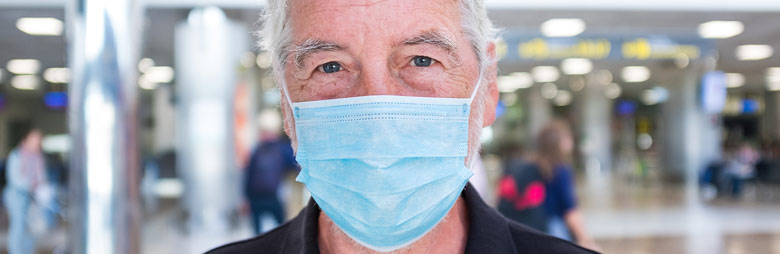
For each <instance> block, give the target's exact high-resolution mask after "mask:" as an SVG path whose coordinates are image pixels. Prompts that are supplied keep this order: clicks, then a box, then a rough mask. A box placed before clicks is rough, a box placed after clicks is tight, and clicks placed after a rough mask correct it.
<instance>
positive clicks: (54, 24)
mask: <svg viewBox="0 0 780 254" xmlns="http://www.w3.org/2000/svg"><path fill="white" fill-rule="evenodd" d="M71 2H73V3H71ZM94 2H99V1H66V0H2V1H0V162H4V161H5V160H6V159H7V158H8V156H9V153H10V152H11V151H12V150H13V149H14V148H15V147H17V146H18V145H19V143H20V141H21V140H22V139H23V138H24V137H25V136H26V135H27V132H28V130H30V129H33V128H35V129H39V130H40V131H41V132H42V134H43V138H42V141H41V144H42V151H43V154H44V158H45V165H46V175H47V179H48V181H49V182H50V183H51V186H52V190H51V192H52V193H51V195H53V196H54V198H53V200H55V202H54V203H56V205H54V208H52V212H51V213H49V214H48V216H45V218H41V216H40V215H39V216H32V215H31V216H32V217H37V218H30V219H29V220H37V221H38V222H37V223H33V222H30V224H37V225H30V227H32V228H35V230H32V231H33V232H34V234H33V235H35V238H36V241H35V243H36V244H35V245H36V253H72V252H75V253H86V252H87V251H84V250H87V249H89V250H92V251H90V252H89V253H102V252H100V251H97V252H94V251H95V250H103V249H102V248H106V249H105V250H110V249H112V248H121V249H123V250H125V251H127V252H126V253H203V252H205V251H207V250H209V249H212V248H214V247H217V246H220V245H222V244H225V243H228V242H232V241H237V240H241V239H246V238H249V237H252V236H254V235H256V234H257V232H256V231H255V229H254V227H253V225H252V224H253V223H255V222H254V221H253V220H252V219H251V218H250V215H251V212H250V210H251V208H250V207H249V205H248V203H247V201H246V199H245V195H244V189H243V188H244V187H243V184H244V183H245V180H244V179H243V178H244V177H245V175H246V172H245V171H246V170H247V169H246V168H247V165H248V164H249V162H250V159H251V157H252V156H253V150H254V149H255V147H257V146H258V145H259V144H261V143H263V141H261V140H262V139H263V137H264V136H263V135H264V134H263V133H261V131H260V130H261V129H264V128H263V127H264V126H274V123H275V124H276V126H277V131H278V132H279V133H281V132H280V130H281V128H280V127H278V126H279V124H281V122H282V120H281V119H280V115H281V113H280V112H279V109H280V101H282V97H281V96H280V90H279V87H278V84H277V83H276V82H275V80H274V79H273V77H272V71H271V56H270V54H269V53H268V52H265V51H262V50H261V48H260V47H259V46H258V38H257V37H256V31H257V29H258V27H259V24H258V19H259V16H260V14H261V12H262V10H263V6H264V4H263V3H262V2H263V1H261V0H225V1H218V0H203V1H196V0H156V1H141V0H137V1H133V0H118V1H116V3H113V4H116V5H119V6H120V7H117V8H113V7H106V6H98V7H95V8H107V9H110V10H112V11H111V12H107V13H109V14H110V15H109V14H106V15H107V16H106V18H105V19H106V20H112V19H113V18H115V17H110V16H111V15H117V17H119V20H121V21H122V22H120V23H118V24H115V23H105V24H103V23H101V24H100V27H99V28H96V26H98V25H95V24H92V23H87V24H85V23H84V22H83V20H84V15H88V14H84V13H79V12H78V11H76V10H74V9H75V8H76V7H74V6H73V5H75V3H79V4H82V5H89V4H93V5H99V4H95V3H94ZM564 2H566V1H537V0H534V1H503V0H492V1H491V0H487V1H486V4H487V8H488V15H489V17H490V19H491V20H492V21H493V22H494V23H495V25H496V26H498V27H500V28H501V29H502V30H501V31H500V39H499V40H498V41H496V43H495V47H496V53H497V55H498V57H499V60H498V79H497V85H498V90H499V92H500V95H499V102H498V106H497V108H496V109H495V111H496V121H495V123H494V124H493V125H492V126H490V127H486V128H484V129H483V130H482V135H481V137H480V140H481V143H482V149H481V153H480V158H481V160H480V166H479V167H476V168H472V170H478V171H479V172H475V176H479V177H472V179H471V181H472V184H473V185H474V186H477V187H478V189H477V190H478V191H479V194H480V195H481V196H482V198H483V199H484V200H485V201H486V202H487V203H488V204H490V205H492V206H498V204H499V203H500V199H501V197H500V193H499V192H500V190H499V185H500V182H501V181H502V178H503V177H504V176H505V175H506V172H507V166H508V163H507V161H508V159H507V157H508V156H509V157H511V156H518V158H524V159H528V160H529V161H531V160H532V159H531V158H533V157H534V155H535V154H536V151H537V148H538V147H539V146H540V144H538V142H539V141H538V140H537V138H536V136H537V135H538V134H539V133H540V131H542V130H543V129H544V128H545V126H546V125H547V124H548V123H549V122H551V121H554V120H558V121H565V122H567V123H568V126H569V127H570V131H571V133H572V136H573V146H574V149H573V150H574V152H573V156H572V160H571V164H572V170H573V175H574V179H575V192H576V196H577V201H578V202H577V207H578V208H579V209H580V211H581V212H582V216H583V221H584V226H585V229H586V231H587V233H588V234H589V235H590V236H591V237H592V238H593V239H594V240H595V242H596V243H597V244H598V246H599V248H600V250H601V251H603V252H604V253H637V254H640V253H702V254H705V253H706V254H710V253H712V254H717V253H724V254H725V253H729V254H742V253H780V3H772V2H771V1H760V0H745V1H738V2H734V3H731V2H729V3H727V2H726V1H713V2H712V3H710V2H706V1H692V0H691V1H686V0H679V1H670V0H661V1H654V3H638V2H637V1H623V2H625V3H616V2H618V1H606V0H599V1H581V3H576V4H566V3H564ZM112 8H113V9H112ZM86 9H87V10H89V8H86ZM87 13H89V12H87ZM101 15H102V14H101ZM106 27H107V28H106ZM90 29H105V31H108V32H107V33H106V34H105V35H101V36H105V38H101V39H105V40H108V39H110V40H116V42H117V43H115V45H117V48H113V49H99V50H103V53H104V54H105V52H109V53H108V56H110V57H114V58H116V59H115V60H114V61H115V64H116V66H97V65H96V64H95V62H94V61H93V60H90V59H88V57H82V56H81V55H84V54H86V55H89V54H90V52H92V51H95V50H96V49H95V47H96V46H95V44H94V43H92V44H91V42H90V41H89V40H87V41H83V40H81V41H80V39H78V38H80V37H79V35H83V34H84V33H86V34H89V31H90ZM111 29H119V30H111ZM84 52H86V53H84ZM91 61H92V62H91ZM74 68H75V69H74ZM90 68H92V69H91V70H93V71H95V70H97V72H101V71H102V73H100V74H83V73H82V74H79V73H76V71H75V70H82V71H83V70H87V69H90ZM101 68H102V69H101ZM112 72H115V74H117V75H116V76H117V77H119V78H115V80H112V77H111V75H112V74H111V73H112ZM106 73H108V74H106ZM85 75H86V76H87V77H91V78H93V80H76V79H75V77H82V78H84V77H85ZM89 75H91V76H89ZM78 82H82V83H85V82H87V83H88V82H113V84H115V85H113V86H112V87H113V88H111V89H108V90H106V91H93V90H90V89H84V87H89V86H85V85H78V84H77V83H78ZM269 123H271V124H269ZM269 128H270V127H269ZM264 130H265V129H264ZM282 138H283V139H284V138H285V137H282ZM743 157H749V159H748V160H749V162H746V163H745V164H746V165H745V166H744V168H740V172H739V174H737V173H734V174H732V173H729V172H731V171H730V168H729V167H730V165H731V163H732V161H739V160H740V159H742V158H743ZM1 168H4V171H3V172H2V183H3V184H5V183H6V179H5V178H6V172H5V170H6V169H5V168H6V167H1ZM296 175H297V172H295V171H289V172H286V173H285V175H284V176H283V178H284V180H283V181H282V182H281V184H280V186H279V190H278V192H277V196H278V197H279V200H281V203H282V206H283V208H284V216H283V218H285V219H287V220H289V219H290V218H292V217H294V216H295V215H297V214H298V212H299V211H300V210H301V208H302V207H303V206H304V205H305V204H306V203H307V202H308V200H309V197H310V195H309V193H308V192H307V190H306V188H305V186H304V185H303V184H301V183H299V182H296V181H295V177H296ZM101 191H103V192H101ZM90 193H92V194H90ZM95 193H96V194H95ZM3 207H5V205H3ZM86 211H90V212H89V214H90V216H85V215H86V214H87V212H86ZM112 216H129V217H131V218H135V219H130V220H125V221H121V220H120V221H119V222H116V220H114V222H112V223H111V226H109V227H102V228H101V227H99V226H95V227H96V228H93V226H94V225H93V223H96V222H95V221H99V220H110V219H111V218H114V217H112ZM259 218H260V219H259V221H260V222H262V223H260V224H261V225H262V226H261V227H260V229H259V230H260V231H261V232H265V231H268V230H271V229H273V228H274V227H275V226H277V225H278V224H279V223H278V222H276V221H275V219H274V217H273V216H272V215H271V214H268V213H265V214H262V215H261V216H260V217H259ZM8 228H9V217H8V215H7V212H6V209H0V253H7V252H8V250H7V246H8V242H9V241H11V240H10V239H9V238H10V237H9V233H8ZM85 228H89V229H90V230H91V231H90V232H93V233H90V234H88V233H86V231H87V230H86V229H85ZM94 232H98V233H94ZM116 239H122V240H116ZM101 244H102V245H101ZM106 244H108V245H111V246H108V247H107V246H103V245H106ZM112 246H113V247H112ZM116 246H120V247H116ZM79 250H80V251H79ZM110 253H113V252H110ZM123 253H124V252H123Z"/></svg>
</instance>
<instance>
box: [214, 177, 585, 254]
mask: <svg viewBox="0 0 780 254" xmlns="http://www.w3.org/2000/svg"><path fill="white" fill-rule="evenodd" d="M462 197H463V199H464V200H465V201H466V207H467V209H468V217H469V234H468V240H467V242H466V250H465V253H544V254H548V253H596V252H594V251H591V250H588V249H585V248H582V247H579V246H577V245H575V244H573V243H571V242H568V241H565V240H561V239H558V238H555V237H552V236H548V235H546V234H543V233H541V232H539V231H536V230H534V229H531V228H529V227H526V226H523V225H520V224H518V223H515V222H512V221H509V220H508V219H506V218H505V217H504V216H502V215H501V214H499V213H498V212H497V211H496V210H495V209H493V208H491V207H490V206H488V205H487V204H485V202H484V201H483V200H482V198H480V197H479V194H478V193H477V191H476V190H475V189H474V187H472V186H471V184H468V185H466V188H464V190H463V194H462ZM319 214H320V208H319V207H318V206H317V203H315V202H314V201H313V200H309V204H308V205H307V206H306V207H305V208H304V209H303V211H301V213H300V214H298V216H296V217H295V218H293V219H292V220H291V221H289V222H287V223H285V224H284V225H281V226H279V227H278V228H276V229H274V230H272V231H270V232H268V233H265V234H263V235H260V236H258V237H255V238H251V239H248V240H244V241H240V242H235V243H231V244H228V245H224V246H222V247H219V248H216V249H213V250H211V251H209V252H207V253H306V254H308V253H320V251H319V247H318V246H317V229H318V224H317V223H318V222H317V220H318V218H319Z"/></svg>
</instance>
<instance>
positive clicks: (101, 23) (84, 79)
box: [66, 0, 142, 254]
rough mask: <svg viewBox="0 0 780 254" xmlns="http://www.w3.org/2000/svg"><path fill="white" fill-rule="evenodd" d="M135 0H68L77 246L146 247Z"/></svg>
mask: <svg viewBox="0 0 780 254" xmlns="http://www.w3.org/2000/svg"><path fill="white" fill-rule="evenodd" d="M140 10H141V9H140V8H138V5H136V2H135V1H133V0H112V1H101V0H73V1H69V2H68V6H67V14H66V15H67V16H66V17H67V22H68V42H69V49H68V51H69V55H68V58H69V65H70V68H71V70H72V73H73V75H72V76H73V77H72V82H71V84H70V87H69V91H68V92H69V96H70V98H69V100H70V102H71V104H70V108H69V112H68V114H69V128H70V134H71V139H72V142H71V143H72V147H71V154H70V156H71V159H70V170H71V178H70V179H71V180H70V181H71V182H70V183H69V185H70V189H71V204H72V205H71V209H72V212H71V213H69V214H70V215H71V218H70V219H71V221H72V224H71V232H70V233H71V234H70V236H69V237H70V238H71V239H72V241H70V244H71V245H70V246H69V247H70V249H71V251H70V252H71V253H89V254H92V253H95V254H97V253H99V254H110V253H138V252H139V244H140V242H139V209H138V199H139V196H138V164H137V148H136V141H135V140H136V121H135V118H136V111H137V102H136V89H137V88H136V86H135V84H136V76H137V73H136V63H137V62H138V61H137V58H138V45H139V44H138V42H139V41H140V40H139V38H138V37H137V35H138V34H139V33H138V32H139V31H138V30H137V29H138V28H139V26H138V24H137V21H138V20H139V19H140V18H141V17H142V15H141V11H140Z"/></svg>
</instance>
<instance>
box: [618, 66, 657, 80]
mask: <svg viewBox="0 0 780 254" xmlns="http://www.w3.org/2000/svg"><path fill="white" fill-rule="evenodd" d="M620 76H621V77H623V81H625V82H629V83H638V82H645V81H647V80H648V79H650V69H648V68H647V67H644V66H626V67H623V69H622V70H621V71H620Z"/></svg>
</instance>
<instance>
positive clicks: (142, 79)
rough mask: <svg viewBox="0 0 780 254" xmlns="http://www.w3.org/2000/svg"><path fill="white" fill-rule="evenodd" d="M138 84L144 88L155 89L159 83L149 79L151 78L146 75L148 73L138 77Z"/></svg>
mask: <svg viewBox="0 0 780 254" xmlns="http://www.w3.org/2000/svg"><path fill="white" fill-rule="evenodd" d="M138 86H139V87H141V89H144V90H154V89H155V88H157V83H155V82H152V81H149V79H148V78H147V77H146V74H144V75H141V76H140V77H138Z"/></svg>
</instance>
